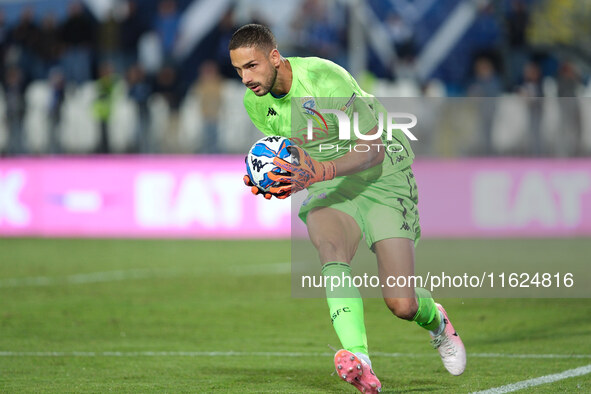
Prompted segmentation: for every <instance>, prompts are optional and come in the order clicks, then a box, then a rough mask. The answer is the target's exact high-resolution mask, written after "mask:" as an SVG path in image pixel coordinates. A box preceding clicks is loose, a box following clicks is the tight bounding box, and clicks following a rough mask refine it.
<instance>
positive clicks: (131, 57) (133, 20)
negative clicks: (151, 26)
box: [119, 0, 146, 69]
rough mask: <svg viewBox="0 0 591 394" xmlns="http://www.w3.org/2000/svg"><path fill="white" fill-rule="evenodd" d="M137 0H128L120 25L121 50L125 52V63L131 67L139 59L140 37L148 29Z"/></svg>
mask: <svg viewBox="0 0 591 394" xmlns="http://www.w3.org/2000/svg"><path fill="white" fill-rule="evenodd" d="M137 7H138V5H137V2H136V1H135V0H130V1H128V2H127V9H126V13H125V15H124V16H123V20H122V21H121V26H120V30H119V31H120V34H121V38H120V41H121V50H122V52H123V59H124V60H123V64H124V66H125V68H126V69H127V68H129V67H130V66H132V65H133V64H136V63H137V61H138V54H137V52H138V45H139V41H140V37H141V36H142V34H143V33H144V32H145V31H146V26H144V23H143V22H142V19H141V18H140V16H139V15H138V14H137Z"/></svg>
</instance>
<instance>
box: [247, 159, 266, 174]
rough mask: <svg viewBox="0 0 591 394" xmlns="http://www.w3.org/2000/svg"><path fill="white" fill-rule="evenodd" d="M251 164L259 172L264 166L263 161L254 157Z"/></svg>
mask: <svg viewBox="0 0 591 394" xmlns="http://www.w3.org/2000/svg"><path fill="white" fill-rule="evenodd" d="M250 162H251V163H252V167H253V168H254V169H255V170H257V171H260V170H261V169H262V168H263V166H264V164H263V162H262V160H260V159H256V158H254V157H253V158H252V160H251V161H250Z"/></svg>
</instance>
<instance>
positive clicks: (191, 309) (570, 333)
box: [0, 239, 591, 393]
mask: <svg viewBox="0 0 591 394" xmlns="http://www.w3.org/2000/svg"><path fill="white" fill-rule="evenodd" d="M519 242H521V241H520V240H494V241H493V240H486V241H470V240H424V241H422V242H421V245H420V246H419V248H418V250H417V257H418V262H417V264H420V263H421V259H423V260H429V259H431V260H433V259H440V258H441V256H445V255H446V253H449V252H451V251H456V252H457V251H458V250H463V249H465V248H468V247H469V248H470V252H469V253H465V254H458V253H456V258H464V259H466V261H465V264H469V263H470V259H474V258H478V256H479V255H484V254H488V253H489V251H490V250H494V251H495V253H497V254H498V258H499V259H503V258H506V257H507V256H508V255H509V254H511V255H512V256H513V257H515V254H516V253H517V254H520V255H518V256H517V257H516V258H518V259H524V260H527V259H528V258H531V256H532V254H531V253H529V252H528V250H529V251H531V250H535V251H536V252H535V254H534V255H535V256H542V255H544V251H545V250H547V251H548V253H556V250H557V248H559V249H560V248H562V249H561V250H563V251H564V253H563V255H564V258H566V259H582V260H585V259H586V261H587V262H589V261H590V260H589V256H590V255H591V247H590V244H591V242H590V241H589V240H588V239H587V240H585V239H579V240H536V241H534V240H529V241H527V242H528V243H529V246H528V247H527V248H518V247H516V245H520V244H519ZM468 245H469V246H468ZM530 247H531V248H530ZM457 256H463V257H457ZM486 258H488V259H491V257H490V256H488V255H487V257H486ZM289 260H290V242H289V241H191V240H174V241H173V240H68V239H62V240H54V239H1V240H0V392H7V393H26V392H36V393H38V392H55V393H63V392H96V393H99V392H100V393H103V392H118V393H137V392H166V393H181V392H191V393H200V392H215V391H219V392H236V393H243V392H257V393H258V392H268V393H275V392H288V393H305V392H316V393H340V392H350V393H354V392H356V391H355V389H354V388H353V387H352V386H349V385H347V384H345V383H343V382H341V381H340V380H339V379H338V378H337V377H336V376H331V372H332V371H333V365H332V351H331V350H330V349H329V348H328V346H327V345H328V344H331V345H332V346H334V347H338V346H339V343H338V339H337V338H336V335H335V334H334V332H333V330H332V328H331V326H330V320H329V318H328V312H327V307H326V303H325V300H323V299H294V298H292V297H291V293H290V273H289V265H288V264H287V263H288V262H289ZM431 262H432V261H431ZM441 302H442V303H443V304H444V306H445V307H446V309H447V311H448V313H449V315H450V318H451V319H452V321H453V323H454V326H455V327H456V329H457V330H458V332H460V334H461V335H462V338H463V340H464V343H465V345H466V348H467V352H468V367H467V369H466V372H465V373H464V375H462V376H460V377H454V376H451V375H449V374H448V373H447V372H446V371H445V370H444V368H443V366H442V364H441V361H440V360H439V357H438V355H437V353H436V351H434V350H433V349H431V348H430V346H429V338H428V334H427V333H426V332H425V331H424V330H422V329H420V328H419V327H417V326H416V325H415V324H412V323H408V322H404V321H400V320H397V319H395V318H394V317H393V316H392V315H391V314H390V313H389V312H388V310H387V309H386V307H385V306H384V304H383V301H381V300H379V299H368V300H366V303H365V305H366V325H367V331H368V340H369V345H370V351H372V352H373V353H374V354H373V356H372V360H373V363H374V370H375V371H376V373H377V375H378V376H379V377H380V379H381V381H382V384H383V387H384V389H383V392H385V393H400V392H431V391H433V392H449V393H468V392H474V391H478V390H484V389H488V388H493V387H498V386H503V385H506V384H510V383H514V382H520V381H524V380H527V379H531V378H536V377H540V376H545V375H550V374H556V373H560V372H562V371H565V370H569V369H573V368H577V367H581V366H586V365H590V364H591V300H590V299H492V298H491V299H473V298H467V299H461V300H460V299H444V300H441ZM532 355H558V356H547V357H545V358H533V357H535V356H532ZM577 391H578V392H591V374H587V375H584V376H579V377H574V378H569V379H563V380H559V381H556V382H553V383H548V384H544V385H539V386H536V387H534V388H530V389H526V390H524V391H523V392H546V393H555V392H577Z"/></svg>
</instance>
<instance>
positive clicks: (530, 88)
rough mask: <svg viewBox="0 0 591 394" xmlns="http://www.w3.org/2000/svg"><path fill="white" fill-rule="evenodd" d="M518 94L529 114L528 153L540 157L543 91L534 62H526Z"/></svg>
mask: <svg viewBox="0 0 591 394" xmlns="http://www.w3.org/2000/svg"><path fill="white" fill-rule="evenodd" d="M519 93H520V95H521V96H522V97H524V99H525V100H526V103H527V108H528V112H529V137H530V138H529V141H528V145H529V153H530V154H531V155H533V156H540V155H542V145H543V144H542V114H543V113H542V111H543V107H544V101H543V100H542V97H543V96H544V90H543V88H542V71H541V69H540V66H539V65H538V64H536V63H534V62H531V61H530V62H528V63H527V64H526V65H525V66H524V68H523V83H522V85H521V86H520V87H519Z"/></svg>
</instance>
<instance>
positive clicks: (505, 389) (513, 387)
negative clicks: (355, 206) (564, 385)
mask: <svg viewBox="0 0 591 394" xmlns="http://www.w3.org/2000/svg"><path fill="white" fill-rule="evenodd" d="M589 373H591V364H589V365H585V366H584V367H579V368H575V369H568V370H566V371H564V372H560V373H555V374H552V375H545V376H540V377H539V378H534V379H529V380H523V381H521V382H516V383H512V384H508V385H506V386H500V387H494V388H492V389H488V390H484V391H478V392H476V393H474V394H501V393H511V392H513V391H517V390H523V389H525V388H528V387H535V386H539V385H542V384H547V383H553V382H557V381H559V380H563V379H568V378H574V377H576V376H583V375H587V374H589Z"/></svg>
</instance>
